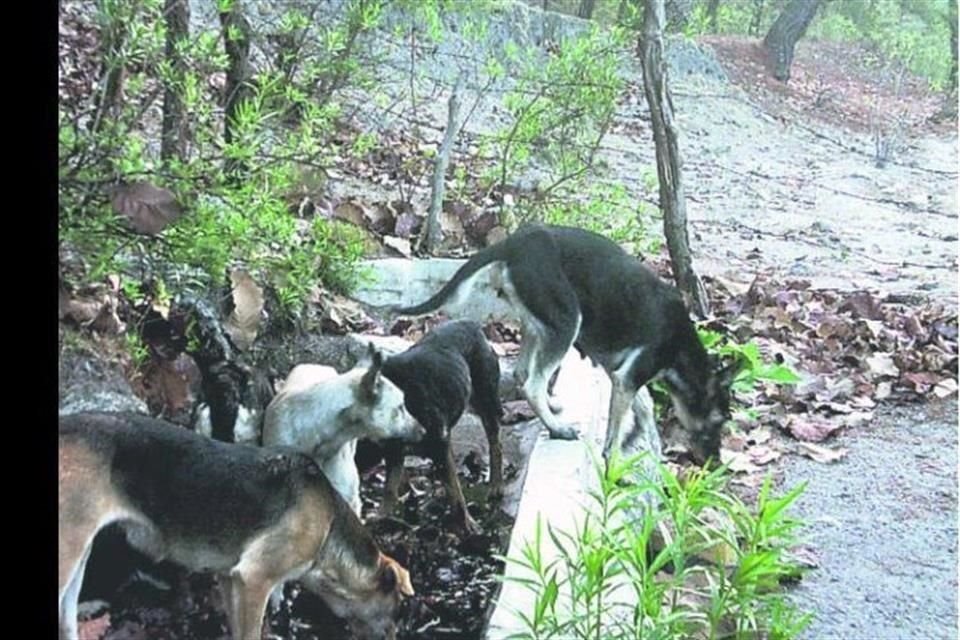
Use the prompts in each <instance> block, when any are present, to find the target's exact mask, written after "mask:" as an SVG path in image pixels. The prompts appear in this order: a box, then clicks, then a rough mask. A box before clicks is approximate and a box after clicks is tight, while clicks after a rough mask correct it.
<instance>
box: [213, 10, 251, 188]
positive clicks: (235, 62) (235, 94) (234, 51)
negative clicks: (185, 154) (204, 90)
mask: <svg viewBox="0 0 960 640" xmlns="http://www.w3.org/2000/svg"><path fill="white" fill-rule="evenodd" d="M220 26H221V27H222V29H223V46H224V49H225V50H226V52H227V58H228V60H229V63H228V66H227V78H226V83H225V89H226V94H227V100H226V107H225V109H224V126H223V139H224V141H225V142H226V143H227V144H230V143H232V142H233V141H234V139H235V138H236V115H237V111H238V110H239V108H240V105H241V104H242V103H243V102H244V101H245V100H247V99H248V98H249V97H250V96H251V95H252V88H251V86H250V77H251V75H252V72H251V69H250V23H249V22H247V18H246V16H245V15H244V14H243V6H242V4H241V2H240V0H234V2H233V3H232V4H231V6H230V11H225V12H222V13H221V14H220ZM224 171H225V172H226V173H227V174H228V175H232V176H234V177H236V178H238V179H239V178H240V177H241V176H242V175H243V174H245V173H246V172H247V167H246V166H245V165H244V163H243V162H241V161H238V160H235V159H233V158H228V159H227V160H226V162H225V164H224Z"/></svg>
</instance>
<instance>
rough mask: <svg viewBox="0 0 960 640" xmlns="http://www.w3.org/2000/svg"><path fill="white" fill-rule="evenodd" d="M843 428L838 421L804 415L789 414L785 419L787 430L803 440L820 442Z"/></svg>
mask: <svg viewBox="0 0 960 640" xmlns="http://www.w3.org/2000/svg"><path fill="white" fill-rule="evenodd" d="M841 428H843V424H841V423H839V422H830V421H827V420H818V419H816V418H807V417H805V416H790V419H789V420H788V421H787V431H789V432H790V435H792V436H793V437H794V438H796V439H797V440H801V441H803V442H822V441H823V440H826V439H827V438H829V437H830V436H832V435H833V434H834V432H836V431H837V430H838V429H841Z"/></svg>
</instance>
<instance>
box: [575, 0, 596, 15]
mask: <svg viewBox="0 0 960 640" xmlns="http://www.w3.org/2000/svg"><path fill="white" fill-rule="evenodd" d="M595 4H596V0H580V6H579V7H578V8H577V17H578V18H583V19H584V20H589V19H590V18H592V17H593V7H594V5H595Z"/></svg>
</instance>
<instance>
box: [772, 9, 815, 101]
mask: <svg viewBox="0 0 960 640" xmlns="http://www.w3.org/2000/svg"><path fill="white" fill-rule="evenodd" d="M819 6H820V0H790V4H788V5H787V6H786V7H785V8H784V10H783V13H781V14H780V17H778V18H777V20H776V22H774V23H773V26H772V27H770V31H768V32H767V36H766V37H765V38H764V39H763V46H764V47H765V48H766V49H767V60H768V62H769V64H770V66H771V68H772V69H773V77H774V78H776V79H777V80H779V81H780V82H787V81H788V80H789V79H790V65H792V64H793V49H794V47H796V45H797V41H798V40H800V38H802V37H803V34H804V33H806V31H807V27H809V26H810V22H811V21H813V16H814V15H816V13H817V8H818V7H819Z"/></svg>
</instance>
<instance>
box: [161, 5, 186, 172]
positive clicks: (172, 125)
mask: <svg viewBox="0 0 960 640" xmlns="http://www.w3.org/2000/svg"><path fill="white" fill-rule="evenodd" d="M163 13H164V19H165V20H166V23H167V35H166V39H167V41H166V57H167V60H168V61H169V62H170V64H171V66H172V67H173V72H174V77H176V78H180V77H182V75H183V72H184V70H185V68H186V64H185V61H184V59H183V56H181V55H180V54H179V53H178V52H177V43H179V42H181V41H184V40H186V39H187V38H189V36H190V5H189V3H188V1H187V0H166V1H165V2H164V11H163ZM186 157H187V127H186V114H185V113H184V108H183V100H182V99H181V98H180V94H179V93H178V92H177V89H176V87H175V86H174V85H173V83H171V84H170V85H168V86H167V87H166V89H165V90H164V92H163V122H162V124H161V132H160V159H161V160H162V161H163V162H164V163H166V162H168V161H169V160H170V159H171V158H176V159H178V160H180V161H181V162H184V161H185V160H186Z"/></svg>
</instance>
